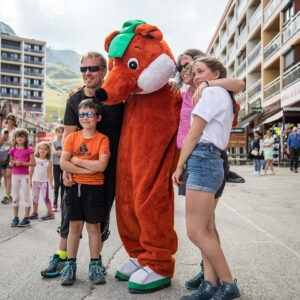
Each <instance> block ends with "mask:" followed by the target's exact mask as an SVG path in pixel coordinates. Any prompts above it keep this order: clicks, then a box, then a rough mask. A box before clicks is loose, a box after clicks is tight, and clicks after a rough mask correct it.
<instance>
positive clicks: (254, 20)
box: [248, 4, 261, 32]
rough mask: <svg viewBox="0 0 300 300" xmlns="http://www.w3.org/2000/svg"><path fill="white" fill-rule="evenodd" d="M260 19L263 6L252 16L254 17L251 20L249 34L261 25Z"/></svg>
mask: <svg viewBox="0 0 300 300" xmlns="http://www.w3.org/2000/svg"><path fill="white" fill-rule="evenodd" d="M260 17H261V4H260V5H259V6H258V7H257V9H256V10H255V12H254V14H253V15H252V17H251V18H250V20H249V25H248V28H249V32H250V31H251V30H252V29H253V28H254V27H255V26H256V25H257V24H258V23H260V22H259V20H260Z"/></svg>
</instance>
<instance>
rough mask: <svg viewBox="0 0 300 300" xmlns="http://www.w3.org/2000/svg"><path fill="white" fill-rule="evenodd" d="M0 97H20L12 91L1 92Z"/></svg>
mask: <svg viewBox="0 0 300 300" xmlns="http://www.w3.org/2000/svg"><path fill="white" fill-rule="evenodd" d="M1 96H2V97H7V98H20V97H21V96H20V94H13V93H1Z"/></svg>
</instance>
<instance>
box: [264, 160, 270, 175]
mask: <svg viewBox="0 0 300 300" xmlns="http://www.w3.org/2000/svg"><path fill="white" fill-rule="evenodd" d="M269 165H270V160H269V159H267V160H266V167H265V173H267V171H268V168H269Z"/></svg>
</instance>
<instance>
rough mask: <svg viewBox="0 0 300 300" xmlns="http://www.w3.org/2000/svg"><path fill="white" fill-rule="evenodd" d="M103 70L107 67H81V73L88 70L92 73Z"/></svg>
mask: <svg viewBox="0 0 300 300" xmlns="http://www.w3.org/2000/svg"><path fill="white" fill-rule="evenodd" d="M103 69H105V67H99V66H88V67H80V72H81V73H85V72H86V71H87V70H89V71H90V72H92V73H94V72H98V71H99V70H103Z"/></svg>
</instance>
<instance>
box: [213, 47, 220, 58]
mask: <svg viewBox="0 0 300 300" xmlns="http://www.w3.org/2000/svg"><path fill="white" fill-rule="evenodd" d="M220 50H221V47H220V44H218V45H217V46H216V47H215V50H214V55H215V57H218V56H219V54H220Z"/></svg>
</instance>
